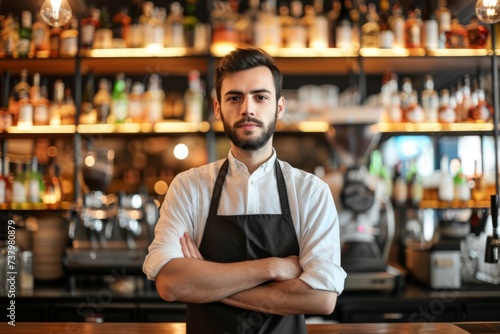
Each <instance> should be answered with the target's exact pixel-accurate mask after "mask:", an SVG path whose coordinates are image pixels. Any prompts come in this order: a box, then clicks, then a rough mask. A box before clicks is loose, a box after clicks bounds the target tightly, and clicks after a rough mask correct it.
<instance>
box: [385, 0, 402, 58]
mask: <svg viewBox="0 0 500 334" xmlns="http://www.w3.org/2000/svg"><path fill="white" fill-rule="evenodd" d="M391 13H392V15H391V17H390V18H389V24H390V26H391V30H392V32H393V33H394V43H393V47H394V48H396V49H403V48H405V47H406V43H405V22H406V19H405V17H404V16H403V7H401V4H400V3H399V1H396V2H395V3H393V5H392V9H391Z"/></svg>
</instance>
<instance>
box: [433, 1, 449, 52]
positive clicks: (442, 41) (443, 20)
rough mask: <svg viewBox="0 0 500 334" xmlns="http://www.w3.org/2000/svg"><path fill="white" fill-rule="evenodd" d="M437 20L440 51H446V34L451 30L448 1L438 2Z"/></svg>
mask: <svg viewBox="0 0 500 334" xmlns="http://www.w3.org/2000/svg"><path fill="white" fill-rule="evenodd" d="M436 20H437V21H438V29H439V41H438V46H439V48H440V49H444V48H445V47H446V34H447V33H448V32H449V31H450V30H451V12H450V10H449V9H448V7H447V1H446V0H438V6H437V8H436Z"/></svg>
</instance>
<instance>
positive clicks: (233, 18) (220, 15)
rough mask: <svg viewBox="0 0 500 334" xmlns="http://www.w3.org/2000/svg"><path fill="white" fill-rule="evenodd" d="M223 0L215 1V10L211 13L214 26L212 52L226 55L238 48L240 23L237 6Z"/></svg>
mask: <svg viewBox="0 0 500 334" xmlns="http://www.w3.org/2000/svg"><path fill="white" fill-rule="evenodd" d="M233 3H234V1H233V2H231V3H230V2H226V1H222V0H215V1H214V8H213V9H212V11H211V12H210V21H211V25H212V45H211V51H212V52H214V53H215V54H219V53H226V52H227V51H229V50H233V49H234V48H236V47H237V46H238V42H239V37H238V33H237V31H236V23H237V22H238V11H237V4H235V5H233Z"/></svg>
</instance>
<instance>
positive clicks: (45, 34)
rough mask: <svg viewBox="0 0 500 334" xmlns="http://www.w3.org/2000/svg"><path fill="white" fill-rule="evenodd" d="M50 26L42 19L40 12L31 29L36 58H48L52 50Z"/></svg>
mask: <svg viewBox="0 0 500 334" xmlns="http://www.w3.org/2000/svg"><path fill="white" fill-rule="evenodd" d="M49 39H50V35H49V27H48V26H47V24H46V23H45V22H43V20H42V19H41V16H40V13H38V14H37V19H36V21H35V22H34V23H33V27H32V30H31V41H32V43H33V54H34V57H36V58H47V57H48V56H49V50H50V40H49Z"/></svg>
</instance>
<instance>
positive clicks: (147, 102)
mask: <svg viewBox="0 0 500 334" xmlns="http://www.w3.org/2000/svg"><path fill="white" fill-rule="evenodd" d="M164 104H165V93H164V92H163V89H162V87H161V78H160V76H159V75H158V74H156V73H155V74H151V75H150V76H149V85H148V90H147V91H146V92H145V93H144V107H145V109H144V112H145V115H144V119H145V120H146V121H147V122H150V123H155V122H159V121H161V120H162V119H163V116H164V115H163V107H164Z"/></svg>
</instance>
